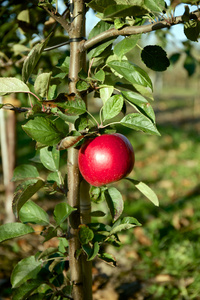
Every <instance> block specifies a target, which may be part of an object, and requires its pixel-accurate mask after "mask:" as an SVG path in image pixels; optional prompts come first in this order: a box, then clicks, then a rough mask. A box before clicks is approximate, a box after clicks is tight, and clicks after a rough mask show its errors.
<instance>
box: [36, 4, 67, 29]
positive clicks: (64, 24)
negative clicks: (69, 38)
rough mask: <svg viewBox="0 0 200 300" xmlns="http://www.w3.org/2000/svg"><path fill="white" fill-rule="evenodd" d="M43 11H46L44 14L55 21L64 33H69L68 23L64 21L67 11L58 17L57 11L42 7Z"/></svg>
mask: <svg viewBox="0 0 200 300" xmlns="http://www.w3.org/2000/svg"><path fill="white" fill-rule="evenodd" d="M42 8H43V9H44V10H46V12H47V13H48V14H49V15H50V16H51V17H52V18H53V19H54V20H55V21H56V22H58V23H59V24H60V25H61V26H62V27H63V28H64V29H65V31H66V32H68V33H69V32H70V30H71V29H70V28H71V26H70V24H69V22H67V20H66V12H68V11H66V12H64V14H63V15H60V14H59V13H58V12H57V11H51V10H50V9H49V8H48V7H46V6H43V7H42Z"/></svg>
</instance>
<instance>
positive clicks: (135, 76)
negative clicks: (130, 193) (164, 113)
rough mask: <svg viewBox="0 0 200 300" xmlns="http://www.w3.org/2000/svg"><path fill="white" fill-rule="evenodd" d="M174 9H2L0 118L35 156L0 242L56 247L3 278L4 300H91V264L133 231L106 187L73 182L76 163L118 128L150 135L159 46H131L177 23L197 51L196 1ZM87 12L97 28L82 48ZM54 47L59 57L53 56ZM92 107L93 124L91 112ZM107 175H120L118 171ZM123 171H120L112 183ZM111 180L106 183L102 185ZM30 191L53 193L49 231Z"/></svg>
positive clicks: (6, 4)
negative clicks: (2, 115)
mask: <svg viewBox="0 0 200 300" xmlns="http://www.w3.org/2000/svg"><path fill="white" fill-rule="evenodd" d="M180 2H181V1H179V3H180ZM182 2H184V3H185V4H186V5H185V12H184V14H183V15H182V16H177V17H175V16H174V9H175V8H174V6H175V5H174V3H172V5H171V6H170V5H169V6H167V5H166V3H165V1H164V0H155V1H151V0H146V1H144V0H138V1H133V0H129V1H121V0H109V1H107V0H102V1H99V0H92V1H84V0H70V2H68V1H65V3H62V2H61V1H56V0H32V1H28V2H25V3H21V2H20V1H12V0H11V1H3V2H2V4H1V21H0V22H1V24H0V28H1V30H0V36H1V40H2V42H1V50H0V63H1V69H0V72H1V77H0V95H1V97H4V99H5V101H4V102H3V103H1V104H0V108H2V109H4V110H13V111H15V112H16V113H18V114H23V116H24V121H23V125H22V129H21V130H23V131H24V132H25V133H26V134H27V135H28V136H29V137H30V138H31V139H32V140H34V141H35V147H36V156H35V157H34V159H33V160H32V162H31V163H29V162H24V164H22V165H18V166H17V167H16V169H15V170H14V173H13V177H12V181H14V182H16V184H17V187H16V191H15V194H14V197H13V205H12V209H13V213H14V215H15V218H16V222H13V223H6V224H3V225H1V226H0V242H4V241H6V240H9V239H12V238H17V237H21V236H23V235H26V234H32V233H33V232H34V226H33V225H34V224H39V225H41V226H42V228H43V229H42V231H41V232H40V235H41V236H42V237H43V239H44V241H48V240H50V239H52V238H53V237H58V239H59V246H58V247H57V248H52V247H51V248H48V249H46V250H45V251H38V252H37V253H36V254H35V255H32V256H30V257H26V258H24V259H22V260H21V261H20V262H19V263H18V264H17V265H16V266H15V268H14V269H13V272H12V275H11V283H12V287H13V299H14V300H17V299H20V300H21V299H75V300H81V299H85V300H86V299H87V300H90V299H92V289H91V286H92V272H91V268H92V261H93V259H95V258H98V259H101V260H103V261H105V262H107V263H110V264H112V265H113V266H115V264H116V261H115V258H114V257H113V256H112V255H111V254H109V253H106V252H105V250H104V249H105V245H106V244H112V245H113V246H116V247H117V246H119V245H120V240H119V238H118V233H119V232H121V231H122V230H128V229H129V228H133V227H135V226H140V225H141V224H140V223H139V222H138V221H137V220H136V219H135V218H133V217H128V216H123V205H124V203H123V198H122V195H121V193H120V192H119V191H118V190H117V188H116V187H114V186H112V184H109V185H105V184H104V182H103V183H102V184H98V185H95V184H94V185H89V183H88V182H87V181H86V180H84V179H83V177H82V176H81V174H80V172H79V160H78V154H79V153H80V149H82V147H84V146H83V145H85V143H86V144H87V143H88V141H94V140H96V141H97V139H98V138H99V137H102V136H105V135H106V136H108V137H109V136H110V143H111V144H112V141H111V137H113V136H115V133H116V132H117V130H118V128H119V126H122V127H127V128H129V129H131V130H136V131H138V134H139V133H142V134H144V133H145V134H149V135H159V131H158V129H157V127H156V120H155V114H154V111H153V108H152V106H151V102H152V100H153V86H152V81H151V79H150V77H149V75H148V74H147V72H146V71H145V70H146V68H150V69H151V70H154V71H157V72H161V71H165V70H166V69H167V68H168V66H169V64H170V62H169V59H168V57H167V54H166V52H165V50H164V49H162V47H161V46H159V45H147V46H145V47H144V48H141V47H140V46H139V43H140V39H141V38H142V36H143V34H147V33H149V32H152V31H158V30H162V29H164V28H167V29H170V28H171V27H172V26H175V25H177V24H180V23H182V24H184V26H183V28H184V32H185V35H186V37H187V38H188V40H191V41H197V39H198V36H199V30H200V23H199V17H200V14H199V11H198V9H197V10H196V11H193V12H191V11H190V8H189V6H188V5H187V4H194V5H195V4H196V1H182ZM89 9H90V10H93V11H94V13H95V14H96V16H97V17H98V18H99V22H98V23H97V24H96V25H95V26H94V28H91V30H90V33H89V36H88V37H87V38H86V33H85V22H86V20H87V11H88V10H89ZM119 36H120V37H121V39H120V40H119V39H118V40H116V39H117V38H118V37H119ZM62 46H65V49H64V50H59V49H60V47H62ZM136 47H140V51H141V56H140V57H141V62H142V63H143V65H144V66H145V70H144V69H143V68H141V66H138V64H137V61H134V60H133V61H129V60H128V59H127V57H126V54H127V53H128V52H129V51H134V49H135V48H136ZM13 93H14V94H15V95H18V97H19V99H20V101H21V105H19V106H16V105H13V104H12V103H9V102H6V99H7V96H6V95H8V94H13ZM99 99H101V107H100V109H99V112H98V116H96V114H93V110H92V109H91V108H92V107H94V106H95V105H96V102H98V103H99ZM124 139H126V138H125V137H124ZM97 144H98V143H97ZM108 144H109V141H108ZM131 147H132V146H131ZM66 152H67V162H66V165H67V168H66V169H67V171H66V174H65V173H64V174H63V172H62V171H61V169H60V156H61V155H62V153H66ZM131 153H132V150H131ZM136 157H137V155H136ZM136 159H137V158H136ZM118 160H119V159H118ZM34 162H35V163H34ZM37 163H40V164H42V165H43V167H44V168H46V170H47V172H48V176H47V177H46V178H44V177H43V176H42V175H41V174H39V171H38V168H37V167H36V166H37ZM133 164H134V162H133V161H132V162H131V166H133ZM104 165H105V164H104ZM115 165H120V164H119V161H116V163H115ZM95 167H96V166H94V168H95ZM83 168H84V167H83ZM112 168H113V166H112ZM130 171H131V169H126V172H124V173H123V176H121V177H120V178H122V177H124V176H125V175H127V174H128V173H129V172H130ZM110 172H111V174H112V170H111V171H110ZM83 173H84V172H83ZM86 173H87V170H86ZM99 176H101V173H100V175H99ZM118 179H119V178H118ZM115 180H116V179H115V178H114V177H113V178H112V176H111V179H109V183H112V181H115ZM126 180H128V181H129V182H130V184H132V186H133V188H136V189H138V190H139V191H140V192H141V193H142V194H143V195H144V196H146V197H147V198H148V199H149V200H150V201H151V202H152V203H153V204H154V205H158V198H157V196H156V194H155V193H154V192H153V191H152V190H151V189H150V188H149V187H148V186H147V185H146V184H145V183H143V182H141V181H139V180H137V178H131V177H128V178H126ZM40 190H43V191H45V192H46V193H47V194H48V193H49V194H55V193H61V194H63V195H64V197H65V199H66V201H63V202H61V203H58V204H57V205H56V206H55V208H54V212H53V222H52V221H50V219H49V215H48V214H47V212H46V211H45V210H43V209H42V208H41V207H40V206H39V205H38V204H36V203H35V202H34V201H33V200H31V197H32V196H33V195H34V194H36V193H37V192H39V191H40ZM93 202H94V203H96V204H98V203H102V202H105V204H106V205H107V206H108V209H109V211H110V220H109V222H108V223H107V222H106V221H105V222H104V221H99V220H104V218H103V217H104V216H105V213H104V211H101V210H97V211H93V210H92V211H91V203H93ZM97 219H98V222H97V221H96V220H97ZM106 220H107V219H106ZM67 263H69V269H67V268H66V264H67Z"/></svg>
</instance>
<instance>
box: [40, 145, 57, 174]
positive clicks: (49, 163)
mask: <svg viewBox="0 0 200 300" xmlns="http://www.w3.org/2000/svg"><path fill="white" fill-rule="evenodd" d="M40 161H41V163H42V164H43V166H44V167H45V168H46V169H48V170H50V171H52V172H57V171H58V170H59V163H60V152H59V151H58V150H57V149H56V148H55V147H53V148H52V149H50V147H44V148H42V149H40Z"/></svg>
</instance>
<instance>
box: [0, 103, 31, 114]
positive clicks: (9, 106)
mask: <svg viewBox="0 0 200 300" xmlns="http://www.w3.org/2000/svg"><path fill="white" fill-rule="evenodd" d="M2 109H6V110H13V111H15V112H18V113H23V112H27V111H29V110H31V107H17V106H14V105H12V104H9V103H8V104H5V105H4V106H3V107H2Z"/></svg>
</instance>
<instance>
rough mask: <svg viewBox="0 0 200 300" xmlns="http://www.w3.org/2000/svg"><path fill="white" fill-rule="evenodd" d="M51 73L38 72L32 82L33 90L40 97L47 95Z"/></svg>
mask: <svg viewBox="0 0 200 300" xmlns="http://www.w3.org/2000/svg"><path fill="white" fill-rule="evenodd" d="M51 74H52V72H49V73H42V74H39V75H38V76H37V78H36V80H35V83H34V89H35V92H36V93H37V94H39V95H40V96H41V97H42V98H47V97H48V90H49V84H50V80H51Z"/></svg>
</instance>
